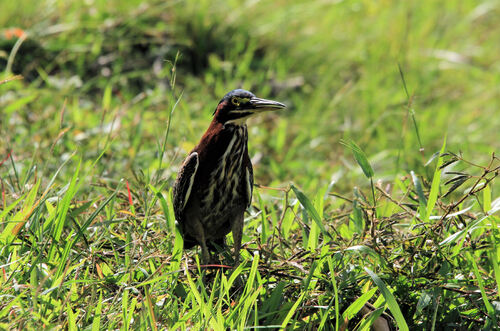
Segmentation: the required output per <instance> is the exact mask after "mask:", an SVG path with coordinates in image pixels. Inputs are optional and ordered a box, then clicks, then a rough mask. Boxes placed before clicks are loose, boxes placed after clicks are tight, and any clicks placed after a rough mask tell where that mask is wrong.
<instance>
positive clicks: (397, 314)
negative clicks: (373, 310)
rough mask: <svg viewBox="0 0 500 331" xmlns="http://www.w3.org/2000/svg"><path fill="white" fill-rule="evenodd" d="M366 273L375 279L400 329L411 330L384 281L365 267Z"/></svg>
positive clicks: (403, 330)
mask: <svg viewBox="0 0 500 331" xmlns="http://www.w3.org/2000/svg"><path fill="white" fill-rule="evenodd" d="M365 271H366V272H367V273H368V275H370V277H371V278H372V279H373V282H374V283H375V285H377V287H378V289H379V290H380V292H381V293H382V295H383V296H384V299H385V301H386V302H387V306H389V309H390V310H391V312H392V315H394V318H395V319H396V323H397V325H398V328H399V329H400V330H402V331H408V330H409V329H408V324H406V321H405V318H404V317H403V313H401V309H400V308H399V305H398V303H397V302H396V299H395V298H394V296H393V295H392V293H391V292H390V291H389V289H387V287H386V286H385V283H384V282H383V281H382V279H380V277H379V276H377V275H376V274H375V273H374V272H373V271H371V270H370V269H368V268H367V267H365Z"/></svg>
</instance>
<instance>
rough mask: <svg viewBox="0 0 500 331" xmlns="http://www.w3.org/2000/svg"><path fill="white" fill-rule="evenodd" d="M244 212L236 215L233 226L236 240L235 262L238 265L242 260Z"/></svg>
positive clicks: (232, 229)
mask: <svg viewBox="0 0 500 331" xmlns="http://www.w3.org/2000/svg"><path fill="white" fill-rule="evenodd" d="M243 215H244V214H243V213H242V214H241V215H239V216H237V217H236V220H235V221H234V223H233V224H232V226H231V231H232V232H233V241H234V264H235V265H238V264H239V261H240V248H241V237H242V236H243Z"/></svg>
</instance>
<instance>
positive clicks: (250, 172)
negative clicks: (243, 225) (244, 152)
mask: <svg viewBox="0 0 500 331" xmlns="http://www.w3.org/2000/svg"><path fill="white" fill-rule="evenodd" d="M245 182H246V184H247V190H246V193H247V199H246V203H247V208H248V207H250V205H251V204H252V192H253V169H252V163H251V162H250V160H249V161H248V163H247V167H246V171H245Z"/></svg>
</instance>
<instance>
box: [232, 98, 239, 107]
mask: <svg viewBox="0 0 500 331" xmlns="http://www.w3.org/2000/svg"><path fill="white" fill-rule="evenodd" d="M231 103H232V104H233V105H235V106H239V105H240V100H238V98H236V97H234V98H232V99H231Z"/></svg>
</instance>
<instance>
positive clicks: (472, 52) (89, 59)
mask: <svg viewBox="0 0 500 331" xmlns="http://www.w3.org/2000/svg"><path fill="white" fill-rule="evenodd" d="M499 14H500V4H499V2H498V1H484V2H478V1H445V2H438V1H379V2H372V1H245V2H241V1H165V2H163V1H149V2H144V1H90V0H89V1H26V0H20V1H3V2H2V10H1V13H0V26H2V27H3V29H2V30H1V31H2V33H1V37H0V68H1V69H2V72H3V77H4V79H5V78H6V77H8V76H9V73H8V70H9V69H10V70H11V71H12V72H13V73H16V74H22V75H23V76H24V80H22V81H15V82H9V83H7V84H3V85H2V86H0V92H1V95H0V109H1V112H2V116H1V126H0V130H1V134H0V148H1V150H0V152H1V155H3V156H6V154H7V151H8V150H12V152H13V155H14V156H15V158H16V160H18V161H21V163H25V164H26V165H27V164H29V163H30V162H31V160H32V159H33V158H35V159H36V160H37V161H43V163H44V164H45V167H46V168H45V170H47V171H48V172H49V173H50V172H53V171H54V169H56V168H57V167H58V164H59V162H58V161H57V160H63V159H64V157H65V155H66V156H67V154H68V153H72V152H73V151H75V150H78V151H79V152H80V153H83V155H84V160H85V159H87V160H93V159H95V158H96V157H97V156H98V155H99V153H101V150H102V147H103V144H104V141H103V135H102V134H100V133H105V134H104V137H108V138H107V139H109V140H110V141H113V143H112V144H111V145H110V148H109V150H108V151H107V152H106V155H105V159H107V160H108V161H109V162H107V163H105V169H104V168H103V169H102V171H105V172H106V173H107V174H108V176H110V177H112V178H114V179H119V178H121V177H124V176H125V175H124V174H126V173H127V171H128V169H130V168H132V169H143V170H144V171H146V172H148V171H151V172H155V171H157V170H158V164H157V163H155V162H153V160H154V159H155V158H157V157H158V155H157V153H158V147H157V145H158V142H160V143H161V142H162V141H163V138H164V133H165V128H166V126H167V123H168V118H169V114H170V111H171V110H172V108H173V105H174V103H175V102H176V101H177V100H178V99H179V98H180V101H179V103H178V105H177V107H176V109H175V111H174V112H173V114H172V121H171V127H170V132H169V136H168V141H167V144H166V155H165V157H164V160H165V161H166V162H164V163H163V166H164V167H165V169H164V175H165V176H166V177H167V178H173V176H174V175H175V171H176V169H177V166H178V164H179V163H180V162H181V160H182V158H183V157H184V156H185V154H186V153H187V152H188V151H189V150H190V148H192V147H193V146H194V144H196V142H197V141H198V139H199V137H200V136H201V134H202V133H203V131H204V130H205V128H206V127H207V126H208V123H209V121H210V119H211V114H212V111H213V109H214V107H215V106H216V104H217V102H218V100H219V99H220V98H221V97H222V96H223V95H224V94H225V93H226V92H228V91H229V90H232V89H234V88H245V89H248V90H251V91H252V92H254V93H255V94H257V95H258V96H261V97H272V98H274V99H276V100H280V101H282V102H284V103H286V104H287V105H288V106H289V110H288V111H287V113H286V114H281V115H280V116H279V117H278V116H272V115H268V116H262V117H260V118H257V119H255V120H252V121H251V122H250V123H249V126H250V127H251V128H250V152H251V155H252V157H253V161H254V163H255V167H256V181H257V183H260V184H265V185H270V186H282V185H286V184H287V183H288V182H290V181H293V182H295V183H296V184H297V185H300V186H302V187H304V188H305V189H306V190H310V191H314V190H316V188H317V187H318V185H319V184H324V183H328V182H330V181H331V180H332V178H339V177H340V176H342V177H343V180H342V181H341V182H340V183H338V185H339V186H340V188H339V190H341V191H342V190H344V189H348V188H349V187H350V186H351V185H352V182H351V181H352V180H354V181H356V179H355V177H357V176H359V175H361V171H360V170H359V169H358V168H357V167H355V166H354V164H353V161H352V159H351V157H350V156H349V157H347V158H346V157H345V156H344V151H343V148H342V147H341V145H340V144H339V140H340V139H341V138H343V137H351V138H353V139H354V140H355V141H356V142H357V143H358V144H359V145H360V146H362V148H363V149H364V150H365V152H366V153H367V154H368V155H369V158H370V161H371V162H372V164H373V167H374V169H375V174H376V177H377V178H383V179H391V178H393V177H395V176H398V175H402V174H403V175H404V174H407V173H408V171H409V170H416V171H419V170H420V171H422V170H423V168H422V167H423V165H424V164H425V162H426V161H427V160H428V159H429V158H430V157H431V155H432V154H433V153H434V152H436V151H438V149H439V148H440V146H441V145H442V143H443V140H444V137H445V136H447V146H448V147H447V148H448V149H449V150H451V151H454V152H458V151H462V152H463V153H464V154H465V156H467V157H468V158H470V159H475V160H477V161H478V162H479V163H480V162H484V161H486V160H487V159H488V158H489V154H491V152H493V151H497V150H498V149H499V147H500V130H499V128H500V116H499V106H500V56H499V54H500V42H499V39H498V36H499V35H500V25H499V24H498V22H497V18H498V17H499ZM15 28H18V29H22V31H21V32H20V31H18V30H16V29H15ZM16 32H17V34H18V35H19V34H23V36H24V37H26V39H25V40H24V41H23V42H22V43H21V42H20V41H19V38H17V37H16ZM16 44H17V45H16ZM14 46H16V47H15V52H14V51H13V47H14ZM17 46H18V48H17ZM176 58H177V61H176ZM174 63H176V66H175V72H173V71H172V68H173V64H174ZM7 66H8V67H7ZM400 69H401V72H400ZM174 73H175V75H176V76H175V86H173V85H172V84H171V83H172V80H173V74H174ZM401 73H402V74H403V75H402V74H401ZM402 77H404V80H405V82H406V90H407V92H408V94H407V93H406V91H405V84H404V83H403V79H402ZM63 110H64V111H63ZM62 112H63V113H64V115H63V116H61V113H62ZM61 119H62V120H61ZM62 131H64V133H62V134H61V132H62ZM56 140H57V142H56ZM419 140H420V141H419ZM421 149H422V150H421ZM49 151H50V152H49ZM170 166H172V167H170ZM4 171H5V170H4ZM431 173H432V169H431V172H430V174H431ZM361 183H364V181H362V182H361ZM349 190H350V189H349Z"/></svg>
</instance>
